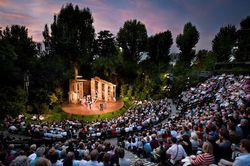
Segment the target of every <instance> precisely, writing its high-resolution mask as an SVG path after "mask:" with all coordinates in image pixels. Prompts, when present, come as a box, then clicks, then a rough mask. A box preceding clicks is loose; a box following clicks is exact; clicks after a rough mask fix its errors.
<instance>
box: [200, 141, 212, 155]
mask: <svg viewBox="0 0 250 166" xmlns="http://www.w3.org/2000/svg"><path fill="white" fill-rule="evenodd" d="M202 150H203V152H205V153H209V154H211V155H213V145H212V144H211V143H210V142H208V141H206V142H204V143H203V145H202Z"/></svg>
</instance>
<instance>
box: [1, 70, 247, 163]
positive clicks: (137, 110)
mask: <svg viewBox="0 0 250 166" xmlns="http://www.w3.org/2000/svg"><path fill="white" fill-rule="evenodd" d="M249 85H250V77H249V76H242V75H240V76H234V75H226V74H222V75H217V76H212V77H211V78H209V79H208V80H206V81H205V82H204V83H200V84H198V85H197V86H196V87H191V88H190V89H188V90H187V91H184V92H182V93H181V95H180V96H179V98H178V99H176V100H175V103H176V104H177V108H178V110H179V111H181V112H180V113H177V114H176V115H175V116H173V117H169V115H170V113H171V106H170V104H169V103H168V100H167V98H166V99H162V100H158V101H152V100H151V101H144V102H141V101H139V102H135V107H133V108H130V109H129V110H127V112H126V113H125V114H124V115H122V116H120V117H118V118H114V119H111V120H102V121H96V122H92V123H86V122H82V121H77V120H63V121H60V122H52V123H47V122H43V121H42V120H40V121H38V122H37V123H29V122H28V121H27V118H26V117H25V116H23V115H20V116H18V117H17V118H16V119H15V118H12V117H11V116H7V117H6V118H5V119H4V122H3V124H4V126H5V127H6V128H7V129H8V130H9V132H11V133H17V134H20V135H24V136H29V137H30V138H31V139H28V140H22V139H20V140H19V139H12V138H10V137H4V136H1V135H0V140H1V143H0V145H1V146H0V161H1V164H2V165H15V166H17V165H24V166H25V165H29V166H35V165H52V166H62V165H73V166H85V165H86V166H90V165H96V166H102V165H105V166H109V165H110V166H112V165H120V166H127V165H132V164H133V165H143V160H138V162H135V163H131V161H130V160H129V159H128V158H126V156H125V151H124V149H126V150H130V151H131V152H133V153H134V154H136V155H138V157H140V158H147V159H148V160H151V161H152V162H156V163H159V165H166V164H167V163H168V162H171V163H172V164H177V163H178V164H184V165H185V164H188V162H186V163H183V162H181V160H182V159H183V158H185V157H186V156H188V157H187V158H186V159H188V161H189V164H192V165H209V164H218V165H249V163H250V161H249V158H250V156H249V152H250V149H249V147H250V142H249V139H250V121H249V120H250V112H249V111H250V108H249V103H250V99H249V92H250V86H249ZM37 119H41V118H37ZM165 119H166V120H165ZM163 120H165V121H164V122H162V121H163ZM111 137H117V138H118V147H114V146H113V145H111V144H110V143H109V142H107V141H104V140H105V139H108V138H111ZM33 139H36V140H37V141H36V142H34V141H32V140H33ZM39 141H40V142H39ZM17 143H19V144H17ZM33 143H35V144H33ZM7 145H8V146H7ZM29 145H31V146H30V147H29ZM45 157H46V158H45ZM185 161H187V160H185Z"/></svg>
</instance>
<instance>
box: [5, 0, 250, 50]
mask: <svg viewBox="0 0 250 166" xmlns="http://www.w3.org/2000/svg"><path fill="white" fill-rule="evenodd" d="M66 3H73V4H75V5H76V4H77V5H78V6H79V7H80V8H84V7H88V8H90V10H91V12H92V15H93V18H94V27H95V30H96V33H97V32H99V31H100V30H110V31H111V32H112V33H113V34H114V35H116V34H117V32H118V31H119V28H120V27H122V26H123V24H124V22H125V21H126V20H129V19H137V20H139V21H141V22H142V23H144V24H145V25H146V28H147V32H148V36H151V35H154V34H155V33H159V32H162V31H166V30H170V31H171V32H172V35H173V38H174V41H175V38H176V36H177V35H178V34H180V33H182V31H183V26H184V25H185V23H187V22H191V23H192V24H193V25H195V26H196V28H197V30H198V31H199V32H200V40H199V43H198V44H197V45H196V49H198V50H199V49H211V41H212V40H213V38H214V36H215V35H216V34H217V33H218V32H219V29H220V27H222V26H226V25H228V24H233V25H236V26H237V27H239V23H240V21H241V20H242V19H244V18H246V16H250V1H249V0H70V1H69V0H0V26H1V27H5V26H7V25H12V24H20V25H25V26H26V27H27V28H28V29H29V35H30V36H32V37H33V39H34V40H35V41H42V40H43V38H42V31H43V28H44V25H45V24H51V23H52V21H53V15H54V14H57V13H58V12H59V11H60V9H61V7H62V5H64V4H66ZM174 43H175V42H174ZM171 50H172V52H177V51H178V49H177V48H176V46H175V44H174V45H173V46H172V49H171Z"/></svg>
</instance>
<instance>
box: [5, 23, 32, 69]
mask: <svg viewBox="0 0 250 166" xmlns="http://www.w3.org/2000/svg"><path fill="white" fill-rule="evenodd" d="M2 40H3V42H5V43H8V44H10V45H11V46H13V49H14V50H13V51H14V52H15V54H16V55H17V59H16V61H15V65H16V66H17V67H19V68H20V69H21V70H22V71H23V72H26V71H27V70H31V69H32V68H33V67H34V64H35V62H36V60H37V49H36V43H35V42H33V40H32V38H30V37H28V29H27V28H26V27H25V26H20V25H12V26H11V27H10V28H9V27H6V29H4V30H3V37H2Z"/></svg>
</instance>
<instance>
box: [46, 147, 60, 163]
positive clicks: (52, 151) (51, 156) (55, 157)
mask: <svg viewBox="0 0 250 166" xmlns="http://www.w3.org/2000/svg"><path fill="white" fill-rule="evenodd" d="M47 158H48V159H49V160H50V162H51V163H52V164H54V163H56V162H57V160H58V158H59V156H58V154H57V153H56V150H55V149H54V148H52V149H50V150H49V152H48V156H47Z"/></svg>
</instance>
